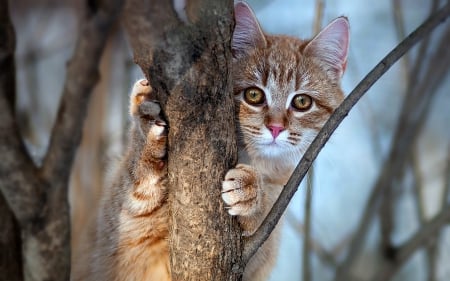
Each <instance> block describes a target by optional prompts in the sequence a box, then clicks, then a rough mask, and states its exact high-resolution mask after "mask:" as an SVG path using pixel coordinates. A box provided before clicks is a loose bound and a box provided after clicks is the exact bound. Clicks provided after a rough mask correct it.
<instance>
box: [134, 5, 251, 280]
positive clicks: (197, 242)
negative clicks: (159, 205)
mask: <svg viewBox="0 0 450 281" xmlns="http://www.w3.org/2000/svg"><path fill="white" fill-rule="evenodd" d="M171 2H172V1H158V2H151V1H138V0H129V1H128V2H127V4H126V8H125V24H126V28H127V31H128V34H129V37H130V41H131V45H132V47H133V50H134V57H135V61H136V62H137V63H138V64H139V66H140V67H141V68H142V70H143V71H144V73H145V74H146V76H147V77H148V79H149V80H150V83H151V85H152V87H153V89H154V91H155V92H156V94H157V97H158V99H159V101H160V102H161V106H162V108H163V111H164V113H165V115H166V118H167V121H168V123H169V136H168V145H169V147H168V151H169V155H168V157H169V159H168V171H169V184H170V187H169V204H170V225H171V226H170V235H169V236H170V237H169V241H170V251H171V268H172V278H173V280H183V281H185V280H240V279H241V278H242V272H243V265H242V262H241V251H242V250H241V247H242V243H241V235H240V230H239V226H238V225H237V223H236V221H235V220H234V219H233V218H232V217H230V216H229V215H228V214H227V213H226V212H225V209H224V206H223V203H222V202H221V196H220V190H221V182H222V179H223V178H224V175H225V173H226V171H227V170H228V169H229V168H231V167H232V166H233V165H235V163H236V141H235V138H236V137H235V124H234V107H233V97H232V84H231V49H230V41H231V35H232V29H233V28H232V26H233V16H232V11H233V2H232V1H211V0H197V1H194V0H192V1H189V3H188V4H187V6H186V9H177V7H175V8H174V7H172V6H171ZM175 2H176V1H175Z"/></svg>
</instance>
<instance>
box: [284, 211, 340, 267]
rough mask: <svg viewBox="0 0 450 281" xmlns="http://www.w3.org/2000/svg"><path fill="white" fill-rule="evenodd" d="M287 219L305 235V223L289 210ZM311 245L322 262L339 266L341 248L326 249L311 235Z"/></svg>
mask: <svg viewBox="0 0 450 281" xmlns="http://www.w3.org/2000/svg"><path fill="white" fill-rule="evenodd" d="M286 221H287V223H289V224H290V225H291V227H292V228H293V229H294V230H295V231H297V232H298V233H299V234H300V235H304V233H305V227H304V225H302V224H301V223H300V222H299V221H298V220H297V219H296V218H295V216H294V215H293V214H292V213H290V212H288V213H287V214H286ZM346 240H347V239H346ZM341 243H344V244H345V243H346V241H343V242H340V243H338V244H341ZM309 244H310V245H309V247H310V249H311V251H312V252H313V253H314V254H316V255H317V257H318V258H319V259H320V260H321V261H322V263H324V264H325V265H327V266H329V267H331V268H334V267H336V266H337V261H336V259H337V256H339V253H340V249H338V250H337V251H333V250H331V251H330V250H327V249H325V247H324V246H323V245H322V244H320V242H319V241H317V240H314V238H313V237H310V239H309Z"/></svg>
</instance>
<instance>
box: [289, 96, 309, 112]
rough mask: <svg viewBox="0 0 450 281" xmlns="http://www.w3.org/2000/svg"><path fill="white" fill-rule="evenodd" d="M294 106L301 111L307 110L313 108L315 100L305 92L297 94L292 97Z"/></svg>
mask: <svg viewBox="0 0 450 281" xmlns="http://www.w3.org/2000/svg"><path fill="white" fill-rule="evenodd" d="M291 104H292V107H293V108H295V109H297V110H299V111H306V110H308V109H310V108H311V106H312V104H313V100H312V98H311V97H310V96H308V95H305V94H299V95H296V96H295V97H294V98H293V99H292V103H291Z"/></svg>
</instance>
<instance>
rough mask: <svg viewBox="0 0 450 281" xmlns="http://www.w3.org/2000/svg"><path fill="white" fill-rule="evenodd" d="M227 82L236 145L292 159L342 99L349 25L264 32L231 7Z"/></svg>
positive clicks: (239, 7) (243, 9)
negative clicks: (301, 35) (302, 35)
mask: <svg viewBox="0 0 450 281" xmlns="http://www.w3.org/2000/svg"><path fill="white" fill-rule="evenodd" d="M235 19H236V26H235V30H234V34H233V39H232V52H233V57H234V59H233V79H234V80H233V84H234V94H235V100H236V111H237V116H238V120H237V121H238V135H239V140H240V145H241V146H244V147H245V150H246V151H247V152H248V153H249V154H250V155H251V156H253V157H264V158H267V157H269V158H280V157H281V158H285V159H286V160H288V158H289V159H292V160H295V161H298V159H299V158H300V156H301V155H302V154H303V153H304V151H305V150H306V148H307V147H308V146H309V144H310V143H311V142H312V140H313V139H314V137H315V136H316V135H317V133H318V132H319V130H320V129H321V128H322V126H323V125H324V123H325V121H326V120H327V119H328V118H329V117H330V115H331V114H332V112H333V111H334V110H335V109H336V107H337V106H338V105H339V104H340V103H341V101H342V100H343V93H342V90H341V88H340V79H341V76H342V74H343V72H344V71H345V66H346V62H347V52H348V42H349V24H348V21H347V19H346V18H345V17H340V18H337V19H335V20H334V21H333V22H331V23H330V24H329V25H328V26H327V27H325V28H324V29H323V30H322V31H321V32H320V33H319V34H318V35H316V36H315V37H314V38H313V39H311V40H299V39H296V38H293V37H288V36H271V35H267V34H265V33H264V32H263V31H262V30H261V27H260V26H259V24H258V21H257V19H256V18H255V16H254V14H253V12H252V11H251V9H250V8H249V7H248V6H247V5H246V4H245V3H237V4H236V6H235Z"/></svg>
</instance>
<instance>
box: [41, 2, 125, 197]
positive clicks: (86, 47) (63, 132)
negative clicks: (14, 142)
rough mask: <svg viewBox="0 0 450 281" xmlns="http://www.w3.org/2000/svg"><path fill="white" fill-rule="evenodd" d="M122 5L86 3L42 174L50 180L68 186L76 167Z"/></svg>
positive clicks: (120, 3)
mask: <svg viewBox="0 0 450 281" xmlns="http://www.w3.org/2000/svg"><path fill="white" fill-rule="evenodd" d="M122 2H123V1H122V0H114V1H100V2H99V3H97V1H86V10H85V11H84V15H83V18H82V19H81V22H82V24H81V27H80V29H81V30H80V36H79V37H78V39H77V43H76V46H75V51H74V54H73V56H72V58H71V60H70V62H69V63H68V67H67V75H66V82H65V85H64V90H63V95H62V99H61V104H60V107H59V110H58V114H57V117H56V120H57V121H56V122H55V125H54V127H53V130H52V133H51V139H50V144H49V148H48V151H47V154H46V156H45V159H44V162H43V166H42V174H43V177H44V178H45V179H46V180H47V181H52V182H55V181H57V182H60V183H61V184H62V185H66V184H67V181H68V178H69V175H70V169H67V166H69V167H70V166H71V165H72V163H73V159H74V156H75V152H76V149H77V147H78V145H79V143H80V140H81V133H82V128H83V122H84V118H85V116H86V110H87V104H88V102H89V98H90V96H91V92H92V89H93V88H94V86H95V84H96V83H97V81H98V79H99V70H98V65H99V62H100V58H101V55H102V52H103V49H104V47H105V45H106V41H107V39H108V36H109V34H110V31H111V29H112V28H113V26H114V25H115V24H116V19H117V17H118V15H119V12H120V11H121V7H122ZM58 188H59V187H58Z"/></svg>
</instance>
